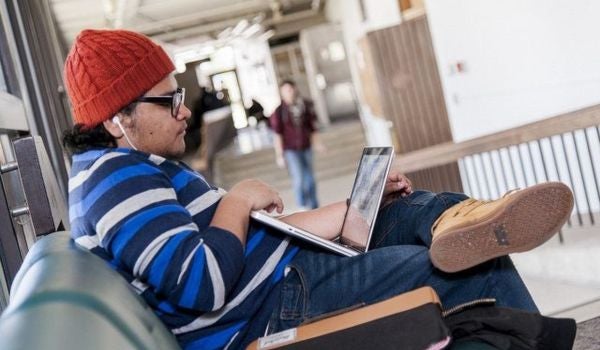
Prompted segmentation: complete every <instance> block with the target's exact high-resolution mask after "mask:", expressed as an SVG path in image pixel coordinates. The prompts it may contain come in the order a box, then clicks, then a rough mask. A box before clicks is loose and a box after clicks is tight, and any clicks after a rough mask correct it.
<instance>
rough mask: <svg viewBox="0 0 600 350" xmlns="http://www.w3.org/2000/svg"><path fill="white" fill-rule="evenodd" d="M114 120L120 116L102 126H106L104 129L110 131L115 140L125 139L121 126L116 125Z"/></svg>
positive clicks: (108, 120) (106, 121) (104, 122)
mask: <svg viewBox="0 0 600 350" xmlns="http://www.w3.org/2000/svg"><path fill="white" fill-rule="evenodd" d="M114 118H119V116H114V117H113V118H110V119H107V120H105V121H103V122H102V125H104V128H105V129H106V130H107V131H108V133H109V134H111V136H112V137H114V138H115V139H119V138H121V137H123V131H121V128H120V127H119V125H118V124H117V123H115V120H114Z"/></svg>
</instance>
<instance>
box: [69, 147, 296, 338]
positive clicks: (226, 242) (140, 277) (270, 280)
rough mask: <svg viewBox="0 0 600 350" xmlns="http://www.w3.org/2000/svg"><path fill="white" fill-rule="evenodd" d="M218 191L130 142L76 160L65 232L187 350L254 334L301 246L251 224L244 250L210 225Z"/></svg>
mask: <svg viewBox="0 0 600 350" xmlns="http://www.w3.org/2000/svg"><path fill="white" fill-rule="evenodd" d="M224 193H225V191H223V190H222V189H219V188H216V187H213V186H211V185H209V184H208V183H207V182H206V181H205V180H204V178H203V177H202V176H200V175H199V174H198V173H196V172H194V171H193V170H191V169H190V168H188V167H187V166H185V165H184V164H183V163H179V162H175V161H170V160H166V159H164V158H162V157H159V156H156V155H148V154H145V153H142V152H138V151H135V150H130V149H122V148H107V149H95V150H90V151H87V152H84V153H80V154H76V155H75V156H74V157H73V164H72V168H71V176H70V179H69V217H70V221H71V232H72V233H71V235H72V238H73V239H74V240H75V241H76V242H77V243H78V244H79V245H80V246H83V247H85V248H87V249H89V250H90V251H92V252H93V253H95V254H97V255H98V256H100V257H101V258H103V259H105V260H106V261H107V263H108V264H109V265H110V266H111V267H112V268H113V269H115V270H117V271H118V272H119V273H120V274H121V275H122V276H124V277H125V278H126V279H127V281H128V282H129V283H130V284H131V285H132V286H133V287H134V288H135V290H136V291H138V293H139V294H140V295H141V296H142V297H143V298H144V299H145V300H146V302H147V303H148V304H149V305H150V307H152V308H153V309H154V310H155V312H156V314H157V315H158V316H159V317H160V318H161V320H162V321H163V322H164V323H165V324H166V325H167V327H169V328H170V329H171V331H172V332H173V333H174V334H175V335H176V336H177V339H178V341H179V342H180V344H181V345H182V347H183V348H184V349H221V348H240V347H244V346H245V345H246V344H247V343H249V342H250V341H252V340H253V339H255V338H257V337H258V336H260V335H261V334H262V333H263V332H264V330H265V328H266V326H267V323H268V319H269V317H270V314H271V312H272V309H273V307H274V305H275V303H276V302H277V298H276V297H274V296H276V295H277V291H278V288H279V287H280V284H281V283H279V282H280V281H281V280H282V279H283V275H284V269H285V266H286V265H287V263H288V262H289V261H290V260H291V259H292V258H293V257H294V255H295V254H296V253H297V251H298V248H297V247H294V246H292V245H290V244H289V239H287V238H283V237H282V236H279V235H278V234H277V233H273V232H271V231H270V230H269V229H268V228H266V227H262V226H260V225H257V224H252V226H251V227H250V229H249V232H248V238H247V241H246V245H245V247H243V246H242V244H241V243H240V241H239V240H238V239H237V238H236V237H235V236H234V235H233V234H232V233H231V232H229V231H226V230H223V229H220V228H217V227H212V226H210V222H211V220H212V217H213V215H214V213H215V210H216V208H217V205H218V203H219V200H220V198H221V197H222V196H223V195H224Z"/></svg>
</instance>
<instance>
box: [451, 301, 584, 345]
mask: <svg viewBox="0 0 600 350" xmlns="http://www.w3.org/2000/svg"><path fill="white" fill-rule="evenodd" d="M445 321H446V325H447V326H448V327H449V328H450V331H451V333H452V339H453V340H452V346H451V347H450V349H453V350H457V349H469V348H472V347H468V346H467V344H472V343H474V342H476V343H483V344H487V345H489V346H491V347H493V348H494V349H502V350H525V349H555V350H562V349H565V350H570V349H572V348H573V343H574V341H575V334H576V331H577V325H576V323H575V320H573V319H566V318H552V317H545V316H542V315H540V314H539V313H537V312H528V311H523V310H518V309H512V308H505V307H497V306H494V305H489V304H488V305H475V306H472V307H466V308H462V309H460V310H456V311H455V312H450V313H447V315H446V317H445ZM488 348H489V347H488Z"/></svg>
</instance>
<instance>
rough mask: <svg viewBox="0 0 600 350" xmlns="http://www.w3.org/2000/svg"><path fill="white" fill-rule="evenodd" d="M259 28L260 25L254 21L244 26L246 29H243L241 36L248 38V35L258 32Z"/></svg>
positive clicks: (260, 27)
mask: <svg viewBox="0 0 600 350" xmlns="http://www.w3.org/2000/svg"><path fill="white" fill-rule="evenodd" d="M261 29H262V26H261V25H260V24H258V23H254V24H253V25H251V26H250V27H248V28H246V30H244V32H243V33H242V36H243V37H244V38H246V39H248V38H249V37H251V36H253V35H254V34H256V33H258V32H260V30H261Z"/></svg>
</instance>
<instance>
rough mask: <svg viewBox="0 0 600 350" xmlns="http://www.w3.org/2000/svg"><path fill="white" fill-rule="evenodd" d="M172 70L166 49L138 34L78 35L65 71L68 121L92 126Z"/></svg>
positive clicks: (88, 32) (95, 32)
mask: <svg viewBox="0 0 600 350" xmlns="http://www.w3.org/2000/svg"><path fill="white" fill-rule="evenodd" d="M174 69H175V67H174V65H173V62H171V59H170V58H169V56H168V55H167V54H166V53H165V51H164V50H163V49H162V48H161V47H160V46H158V45H157V44H155V43H154V42H152V40H150V38H148V37H146V36H144V35H142V34H138V33H134V32H130V31H127V30H90V29H86V30H84V31H82V32H81V33H80V34H79V35H78V36H77V38H76V39H75V42H74V43H73V47H72V48H71V51H70V52H69V55H68V56H67V59H66V61H65V68H64V79H65V83H66V88H67V93H68V95H69V98H70V100H71V104H72V107H73V109H72V111H73V121H74V122H75V123H76V124H83V125H85V126H86V127H89V128H93V127H95V126H96V125H98V124H100V123H102V122H103V121H105V120H107V119H109V118H111V117H112V116H114V115H115V114H116V113H117V112H119V111H120V110H121V109H122V108H123V107H125V106H127V105H128V104H130V103H131V102H133V101H134V100H135V99H136V98H138V97H140V96H142V95H143V94H144V93H145V92H146V91H148V90H150V89H151V88H152V87H153V86H154V85H156V84H157V83H158V82H160V81H161V80H162V79H164V78H165V77H166V76H167V75H168V74H169V73H171V72H172V71H173V70H174Z"/></svg>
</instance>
